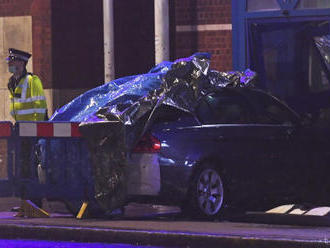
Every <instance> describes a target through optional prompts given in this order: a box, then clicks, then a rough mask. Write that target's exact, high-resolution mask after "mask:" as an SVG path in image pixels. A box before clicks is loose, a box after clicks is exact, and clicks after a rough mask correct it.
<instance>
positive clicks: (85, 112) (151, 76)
mask: <svg viewBox="0 0 330 248" xmlns="http://www.w3.org/2000/svg"><path fill="white" fill-rule="evenodd" d="M172 64H173V63H172V62H163V63H160V64H159V65H157V66H155V67H154V68H152V69H151V70H150V71H149V72H148V73H146V74H141V75H134V76H127V77H123V78H119V79H116V80H114V81H111V82H108V83H106V84H104V85H101V86H99V87H97V88H94V89H91V90H89V91H87V92H86V93H84V94H82V95H80V96H78V97H77V98H75V99H74V100H72V101H71V102H69V103H68V104H66V105H64V106H63V107H62V108H60V109H58V110H56V111H55V113H54V114H53V115H52V117H51V118H50V120H49V121H73V122H90V121H91V122H93V121H100V120H99V119H97V117H95V116H94V114H95V113H96V112H97V111H98V110H100V109H101V108H103V107H105V106H111V105H112V106H115V105H116V104H119V103H120V104H121V105H130V104H132V103H133V102H134V101H137V100H138V99H139V98H141V97H142V96H144V95H146V94H148V93H149V92H150V91H151V90H154V89H157V88H159V86H160V84H161V82H162V77H163V76H164V75H165V74H166V72H167V71H168V70H169V69H170V67H171V65H172Z"/></svg>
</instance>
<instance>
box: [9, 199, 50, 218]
mask: <svg viewBox="0 0 330 248" xmlns="http://www.w3.org/2000/svg"><path fill="white" fill-rule="evenodd" d="M14 217H30V218H49V217H50V214H49V213H48V212H46V211H45V210H43V209H41V208H39V207H38V206H37V205H35V204H34V203H33V202H31V201H30V200H22V202H21V208H20V210H19V212H18V213H17V214H15V215H14Z"/></svg>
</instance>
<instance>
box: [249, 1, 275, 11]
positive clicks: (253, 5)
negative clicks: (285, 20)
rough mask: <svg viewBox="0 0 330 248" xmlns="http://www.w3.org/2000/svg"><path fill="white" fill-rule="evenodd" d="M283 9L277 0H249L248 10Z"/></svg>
mask: <svg viewBox="0 0 330 248" xmlns="http://www.w3.org/2000/svg"><path fill="white" fill-rule="evenodd" d="M279 9H281V8H280V6H279V4H278V2H277V0H262V1H260V0H248V1H247V11H249V12H250V11H271V10H279Z"/></svg>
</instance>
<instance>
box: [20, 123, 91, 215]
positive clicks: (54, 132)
mask: <svg viewBox="0 0 330 248" xmlns="http://www.w3.org/2000/svg"><path fill="white" fill-rule="evenodd" d="M16 124H17V127H18V133H17V135H18V138H31V139H35V138H70V137H80V136H81V134H80V132H79V128H78V125H79V123H71V122H18V123H16ZM40 179H42V178H39V175H38V180H39V182H40ZM43 179H44V180H43V181H44V183H46V181H47V180H46V178H43ZM87 205H88V203H87V202H86V203H84V204H83V205H82V207H81V209H80V211H79V213H80V215H79V216H80V217H79V218H82V217H83V216H84V214H85V211H86V208H87ZM16 216H17V217H39V218H41V217H49V216H50V215H49V213H47V212H46V211H45V210H43V209H41V208H39V207H38V206H36V205H35V204H34V203H33V202H32V201H30V200H23V201H22V204H21V211H20V212H18V213H17V215H16ZM77 218H78V216H77Z"/></svg>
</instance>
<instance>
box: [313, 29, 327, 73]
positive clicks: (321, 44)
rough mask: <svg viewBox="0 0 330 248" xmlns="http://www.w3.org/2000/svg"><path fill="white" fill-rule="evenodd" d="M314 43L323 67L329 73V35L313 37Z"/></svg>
mask: <svg viewBox="0 0 330 248" xmlns="http://www.w3.org/2000/svg"><path fill="white" fill-rule="evenodd" d="M314 42H315V45H316V47H317V49H318V50H319V52H320V54H321V56H322V59H323V63H324V65H325V66H326V68H327V70H328V72H330V35H324V36H321V37H314Z"/></svg>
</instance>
